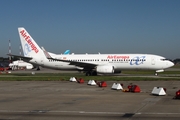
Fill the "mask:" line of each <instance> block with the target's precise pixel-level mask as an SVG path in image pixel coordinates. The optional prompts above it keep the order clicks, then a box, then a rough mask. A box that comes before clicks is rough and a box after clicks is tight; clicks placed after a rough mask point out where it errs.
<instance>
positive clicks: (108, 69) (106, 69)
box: [96, 65, 114, 73]
mask: <svg viewBox="0 0 180 120" xmlns="http://www.w3.org/2000/svg"><path fill="white" fill-rule="evenodd" d="M96 71H97V73H114V66H110V65H103V66H97V67H96Z"/></svg>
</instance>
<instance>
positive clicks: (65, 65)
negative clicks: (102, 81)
mask: <svg viewBox="0 0 180 120" xmlns="http://www.w3.org/2000/svg"><path fill="white" fill-rule="evenodd" d="M18 32H19V36H20V41H21V45H22V48H23V52H24V56H18V55H12V54H9V55H10V56H16V57H20V58H22V59H23V60H24V61H26V62H29V63H32V64H35V65H39V66H42V67H46V68H51V69H59V70H78V71H84V72H85V73H86V75H97V73H101V74H110V73H111V74H114V73H121V70H154V71H155V73H156V75H157V73H158V72H163V71H164V69H167V68H169V67H172V66H173V65H174V63H173V62H171V61H170V60H168V59H166V58H164V57H162V56H159V55H152V54H67V55H64V54H60V55H58V54H54V53H49V52H46V51H45V49H43V48H42V49H41V48H40V47H39V46H38V44H37V43H36V42H35V41H34V40H33V38H32V37H31V36H30V34H29V33H28V32H27V31H26V30H25V29H24V28H22V27H21V28H18Z"/></svg>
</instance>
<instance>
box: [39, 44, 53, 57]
mask: <svg viewBox="0 0 180 120" xmlns="http://www.w3.org/2000/svg"><path fill="white" fill-rule="evenodd" d="M41 49H42V50H43V52H44V55H45V56H46V58H47V59H52V57H51V56H50V55H49V53H48V52H47V51H46V50H45V49H44V47H41Z"/></svg>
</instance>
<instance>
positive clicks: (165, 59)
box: [161, 58, 173, 62]
mask: <svg viewBox="0 0 180 120" xmlns="http://www.w3.org/2000/svg"><path fill="white" fill-rule="evenodd" d="M161 60H162V61H171V62H173V61H172V60H171V59H167V58H164V59H161Z"/></svg>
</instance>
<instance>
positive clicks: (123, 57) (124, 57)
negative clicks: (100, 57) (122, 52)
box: [107, 55, 129, 59]
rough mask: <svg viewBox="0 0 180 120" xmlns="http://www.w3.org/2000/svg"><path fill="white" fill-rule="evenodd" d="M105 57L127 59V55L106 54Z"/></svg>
mask: <svg viewBox="0 0 180 120" xmlns="http://www.w3.org/2000/svg"><path fill="white" fill-rule="evenodd" d="M107 59H129V56H119V55H108V56H107Z"/></svg>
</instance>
